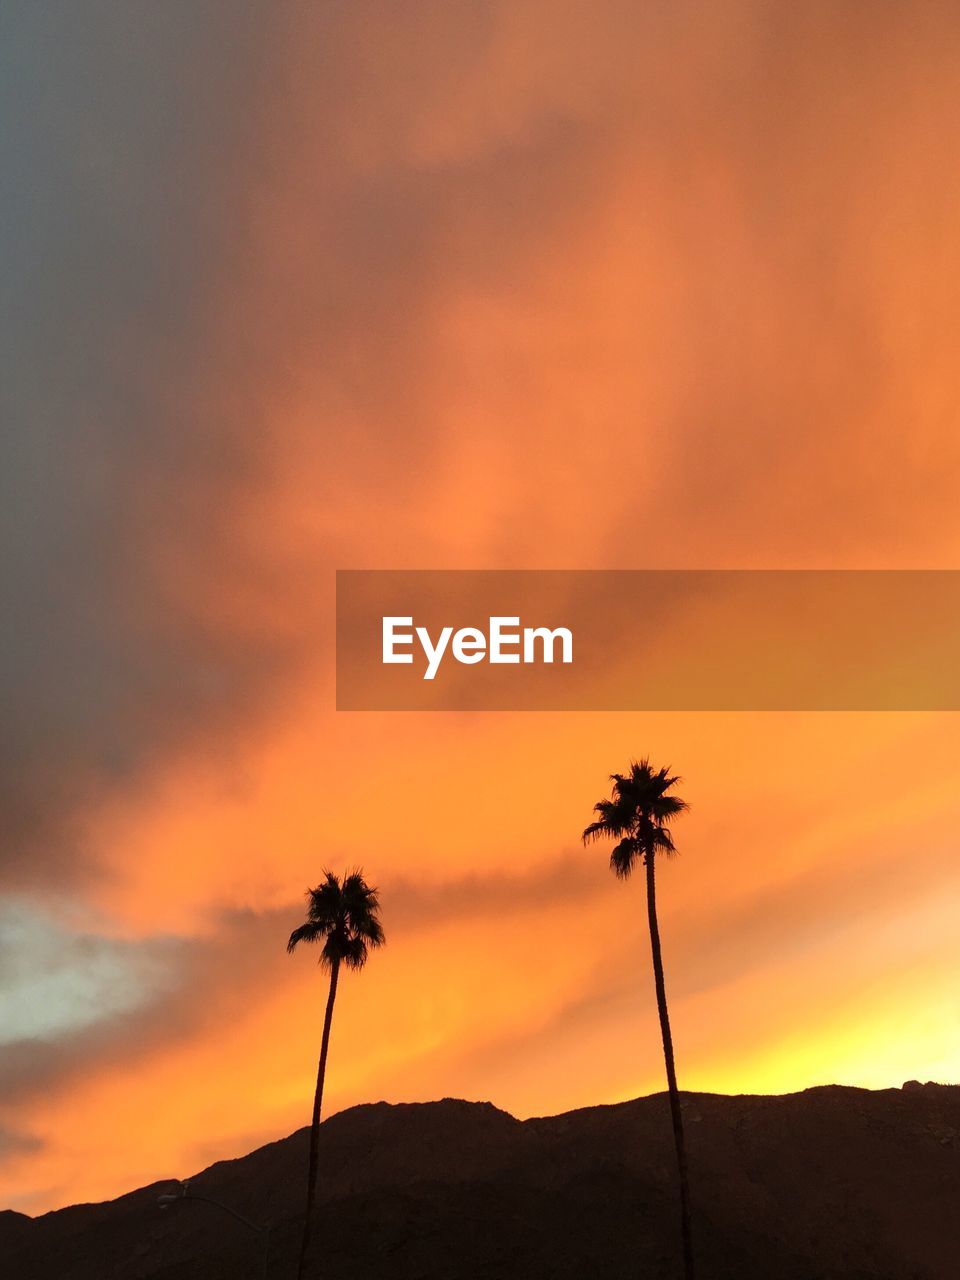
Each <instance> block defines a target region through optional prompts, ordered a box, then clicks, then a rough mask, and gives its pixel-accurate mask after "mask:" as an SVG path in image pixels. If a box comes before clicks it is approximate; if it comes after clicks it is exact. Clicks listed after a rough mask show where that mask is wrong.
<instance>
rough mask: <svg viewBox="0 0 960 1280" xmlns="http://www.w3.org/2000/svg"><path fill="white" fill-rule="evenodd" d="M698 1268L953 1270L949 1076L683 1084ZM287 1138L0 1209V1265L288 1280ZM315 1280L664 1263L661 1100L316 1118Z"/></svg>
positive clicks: (671, 1234) (957, 1251) (749, 1272)
mask: <svg viewBox="0 0 960 1280" xmlns="http://www.w3.org/2000/svg"><path fill="white" fill-rule="evenodd" d="M683 1107H684V1116H685V1120H686V1128H687V1134H688V1147H689V1155H690V1167H691V1183H692V1194H693V1200H694V1210H695V1215H696V1216H695V1221H694V1227H695V1233H696V1247H697V1254H698V1259H699V1264H700V1265H699V1276H700V1280H725V1278H727V1277H729V1278H730V1280H868V1278H870V1280H956V1278H957V1277H958V1276H960V1087H958V1086H946V1085H935V1084H926V1085H921V1084H917V1083H916V1082H911V1083H910V1084H908V1085H905V1086H904V1087H903V1089H889V1090H883V1091H880V1092H871V1091H868V1090H864V1089H850V1088H840V1087H835V1086H830V1087H825V1088H817V1089H808V1090H806V1091H805V1092H803V1093H798V1094H789V1095H787V1096H785V1097H748V1096H743V1097H724V1096H719V1095H715V1094H684V1102H683ZM307 1137H308V1135H307V1131H306V1130H305V1129H304V1130H300V1131H299V1132H297V1133H295V1134H293V1135H291V1136H290V1137H289V1138H285V1139H283V1140H282V1141H280V1142H275V1143H272V1144H271V1145H269V1146H266V1147H262V1148H261V1149H260V1150H258V1151H254V1152H252V1153H251V1154H250V1155H248V1156H244V1157H243V1158H241V1159H239V1160H228V1161H222V1162H220V1163H218V1164H215V1165H213V1166H212V1167H211V1168H209V1169H207V1170H205V1171H204V1172H203V1173H201V1174H199V1175H198V1176H197V1177H196V1178H194V1179H192V1180H191V1183H190V1194H191V1195H196V1196H206V1197H211V1198H213V1199H216V1200H219V1201H221V1202H223V1203H224V1204H226V1205H228V1206H229V1207H230V1208H232V1209H233V1210H235V1211H236V1212H238V1213H240V1214H242V1215H244V1216H246V1217H248V1218H250V1219H253V1220H255V1221H256V1222H260V1223H267V1222H269V1223H270V1224H272V1227H271V1233H270V1241H269V1244H270V1250H271V1255H270V1259H269V1270H268V1271H267V1272H266V1273H265V1272H264V1270H263V1259H264V1254H263V1252H262V1247H263V1244H264V1243H265V1239H264V1237H263V1236H262V1235H258V1234H257V1233H256V1232H255V1231H252V1230H250V1229H248V1228H247V1227H245V1226H244V1225H243V1224H242V1223H241V1222H238V1221H236V1220H235V1219H234V1218H232V1217H230V1216H229V1215H228V1214H226V1213H223V1212H221V1211H220V1210H218V1209H216V1208H215V1207H213V1206H212V1205H210V1204H207V1203H204V1202H203V1201H201V1200H195V1201H194V1200H189V1199H188V1200H185V1201H178V1202H176V1203H174V1204H172V1205H170V1206H169V1207H168V1208H166V1209H160V1208H158V1206H157V1197H158V1196H159V1195H161V1194H162V1193H164V1192H166V1193H170V1192H171V1191H175V1190H176V1186H175V1184H170V1183H156V1184H154V1185H153V1186H150V1187H144V1188H142V1189H141V1190H139V1191H134V1192H132V1193H131V1194H129V1195H125V1196H121V1197H120V1198H119V1199H117V1200H112V1201H110V1202H108V1203H105V1204H96V1205H76V1206H74V1207H72V1208H69V1209H60V1210H58V1211H56V1212H54V1213H48V1214H44V1215H43V1216H42V1217H39V1218H35V1219H34V1218H27V1217H25V1216H24V1215H22V1214H13V1213H6V1214H0V1272H2V1274H3V1276H5V1277H9V1278H10V1280H54V1278H56V1280H227V1278H228V1277H229V1280H260V1277H262V1276H263V1275H264V1274H268V1275H269V1277H270V1278H271V1280H281V1278H282V1277H283V1278H287V1277H291V1276H292V1275H293V1274H294V1271H295V1268H294V1258H295V1254H296V1245H297V1241H298V1233H299V1225H300V1224H299V1221H298V1215H299V1213H300V1211H301V1200H302V1196H303V1180H304V1176H305V1168H306V1159H307ZM321 1159H322V1165H321V1170H322V1172H321V1179H322V1186H321V1196H322V1208H321V1214H320V1219H319V1231H318V1235H319V1237H320V1240H321V1250H320V1251H319V1252H318V1259H322V1261H323V1266H322V1268H321V1266H320V1265H319V1261H318V1264H317V1267H316V1273H317V1275H318V1276H320V1275H322V1276H323V1278H324V1280H370V1278H371V1277H379V1276H384V1277H388V1278H389V1280H481V1278H484V1280H487V1278H489V1280H547V1278H548V1277H549V1278H550V1280H614V1278H616V1280H623V1277H626V1276H641V1277H644V1278H645V1280H673V1278H674V1277H678V1276H679V1274H680V1271H679V1259H678V1248H677V1245H678V1240H677V1236H678V1233H677V1203H676V1195H675V1191H674V1182H673V1149H672V1142H671V1132H670V1123H669V1115H668V1109H667V1102H666V1097H665V1095H663V1094H657V1095H654V1096H653V1097H649V1098H639V1099H637V1100H636V1101H634V1102H626V1103H622V1104H620V1105H617V1106H607V1107H590V1108H587V1109H585V1110H582V1111H572V1112H569V1113H567V1114H566V1115H560V1116H552V1117H550V1118H546V1119H535V1120H526V1121H519V1120H515V1119H514V1118H513V1117H512V1116H510V1115H507V1114H506V1113H505V1112H503V1111H499V1110H497V1109H496V1108H495V1107H493V1106H491V1105H490V1104H489V1103H471V1102H460V1101H455V1100H452V1099H446V1100H444V1101H442V1102H432V1103H422V1104H406V1105H400V1106H390V1105H387V1104H386V1103H377V1104H375V1105H371V1106H362V1107H355V1108H353V1109H352V1110H349V1111H344V1112H341V1113H340V1114H339V1115H336V1116H333V1117H332V1118H331V1119H329V1120H327V1121H326V1122H325V1123H324V1125H323V1127H322V1146H321Z"/></svg>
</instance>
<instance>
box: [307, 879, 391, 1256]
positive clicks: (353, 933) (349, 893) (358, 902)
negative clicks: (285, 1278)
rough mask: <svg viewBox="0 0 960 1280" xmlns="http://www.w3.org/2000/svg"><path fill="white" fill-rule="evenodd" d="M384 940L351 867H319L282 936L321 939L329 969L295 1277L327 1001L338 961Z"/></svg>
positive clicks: (316, 1120) (314, 1139)
mask: <svg viewBox="0 0 960 1280" xmlns="http://www.w3.org/2000/svg"><path fill="white" fill-rule="evenodd" d="M384 941H385V939H384V933H383V927H382V925H381V924H380V902H379V899H378V897H377V891H376V889H372V888H371V887H370V886H369V885H368V884H367V882H366V881H365V880H364V878H363V873H362V872H361V871H359V870H357V871H351V872H349V873H348V874H346V875H344V877H343V879H342V880H341V879H339V877H337V876H335V875H334V874H333V872H332V871H325V872H324V879H323V882H322V883H321V884H319V885H318V886H317V887H316V889H308V890H307V918H306V920H305V921H304V923H303V924H302V925H300V926H299V927H298V928H296V929H294V931H293V933H291V935H290V938H289V941H288V942H287V951H288V952H291V951H295V950H296V948H297V947H298V946H299V944H300V943H301V942H319V943H322V944H323V945H322V949H321V951H320V960H319V963H320V965H321V966H322V967H323V968H325V969H328V970H329V971H330V991H329V994H328V996H327V1011H326V1014H325V1015H324V1019H323V1038H322V1040H321V1042H320V1064H319V1066H318V1068H317V1088H316V1092H315V1093H314V1097H313V1118H312V1120H311V1124H310V1162H309V1166H308V1169H307V1211H306V1217H305V1218H304V1223H303V1240H302V1242H301V1245H300V1261H299V1263H298V1266H297V1280H302V1277H303V1276H304V1274H305V1273H304V1268H305V1266H306V1259H307V1251H308V1249H309V1246H310V1236H311V1232H312V1229H313V1211H314V1203H315V1201H316V1193H317V1169H318V1152H319V1147H320V1108H321V1106H322V1105H323V1081H324V1076H325V1075H326V1072H327V1050H328V1049H329V1047H330V1024H331V1022H332V1021H333V1005H334V1001H335V1000H336V998H337V980H338V978H339V976H340V966H341V965H346V966H347V968H348V969H362V968H363V966H364V965H365V964H366V962H367V956H368V954H369V952H370V948H371V947H381V946H383V943H384Z"/></svg>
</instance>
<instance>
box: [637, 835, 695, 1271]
mask: <svg viewBox="0 0 960 1280" xmlns="http://www.w3.org/2000/svg"><path fill="white" fill-rule="evenodd" d="M644 861H645V863H646V867H647V918H648V920H649V923H650V948H651V950H652V952H653V978H654V983H655V984H656V988H657V1011H658V1012H659V1014H660V1034H661V1035H662V1037H663V1061H664V1063H665V1065H666V1068H667V1089H668V1091H669V1094H670V1118H671V1120H672V1121H673V1141H674V1145H675V1147H676V1149H677V1172H678V1173H679V1175H680V1235H681V1238H682V1240H683V1274H684V1276H685V1278H686V1280H693V1275H694V1271H693V1240H692V1237H691V1234H690V1188H689V1184H688V1181H687V1152H686V1147H685V1146H684V1141H683V1115H682V1114H681V1111H680V1091H679V1089H678V1088H677V1069H676V1066H675V1065H674V1061H673V1037H672V1036H671V1034H670V1016H669V1014H668V1013H667V989H666V986H665V985H664V981H663V956H662V955H661V953H660V926H659V925H658V924H657V888H656V882H655V880H654V854H653V852H652V851H647V853H646V854H645V855H644Z"/></svg>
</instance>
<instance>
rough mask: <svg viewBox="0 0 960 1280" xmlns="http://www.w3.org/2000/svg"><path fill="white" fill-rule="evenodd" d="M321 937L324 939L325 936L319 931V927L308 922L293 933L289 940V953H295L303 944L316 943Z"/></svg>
mask: <svg viewBox="0 0 960 1280" xmlns="http://www.w3.org/2000/svg"><path fill="white" fill-rule="evenodd" d="M321 937H323V934H322V933H321V932H320V931H319V930H318V928H317V926H316V925H315V924H314V923H313V922H312V921H310V920H308V921H307V922H306V923H305V924H301V925H299V926H298V927H297V928H296V929H294V931H293V933H291V935H290V937H289V938H288V939H287V951H288V952H290V951H295V950H296V948H297V947H298V946H299V945H300V943H301V942H316V941H317V940H318V939H319V938H321Z"/></svg>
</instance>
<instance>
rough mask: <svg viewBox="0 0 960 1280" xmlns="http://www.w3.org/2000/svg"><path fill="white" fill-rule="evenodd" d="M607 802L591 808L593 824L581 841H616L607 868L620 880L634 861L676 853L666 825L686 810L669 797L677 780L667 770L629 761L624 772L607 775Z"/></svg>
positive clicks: (678, 798)
mask: <svg viewBox="0 0 960 1280" xmlns="http://www.w3.org/2000/svg"><path fill="white" fill-rule="evenodd" d="M610 781H611V782H612V783H613V787H612V795H611V799H609V800H601V801H600V802H599V804H595V805H594V806H593V811H594V813H596V814H597V821H596V822H591V823H590V825H589V826H588V827H587V828H586V830H585V831H584V833H583V842H584V844H586V843H587V842H588V841H590V840H599V839H601V838H603V837H605V836H612V837H613V838H615V839H617V840H618V843H617V844H616V845H615V846H614V849H613V852H612V853H611V854H610V866H611V868H612V869H613V871H615V872H616V874H617V875H618V876H619V877H620V878H621V879H623V880H625V879H626V877H627V876H628V875H629V874H630V872H631V871H632V870H633V868H634V865H635V863H636V861H637V860H638V859H641V858H642V859H643V860H644V861H646V859H647V858H650V857H653V856H654V855H655V854H658V853H666V854H670V853H676V848H675V846H674V843H673V837H672V836H671V835H670V829H669V824H670V822H671V820H672V819H673V818H675V817H676V816H677V815H678V814H681V813H683V812H684V810H685V809H686V808H687V807H688V806H687V802H686V800H681V799H680V797H679V796H674V795H670V794H669V792H670V790H671V788H672V787H674V786H676V784H677V783H678V782H680V781H681V779H680V778H679V777H676V776H675V775H672V774H671V773H670V770H669V768H663V769H654V768H653V766H652V765H651V764H650V761H649V760H640V761H633V762H632V763H631V765H630V770H629V772H628V773H614V774H611V775H610Z"/></svg>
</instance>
